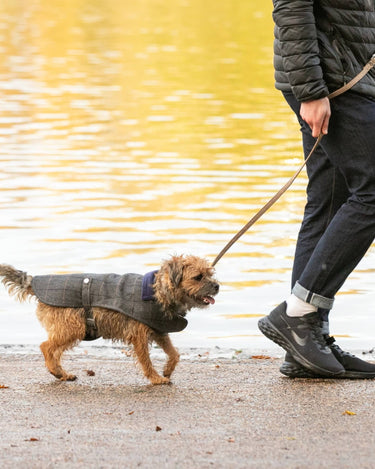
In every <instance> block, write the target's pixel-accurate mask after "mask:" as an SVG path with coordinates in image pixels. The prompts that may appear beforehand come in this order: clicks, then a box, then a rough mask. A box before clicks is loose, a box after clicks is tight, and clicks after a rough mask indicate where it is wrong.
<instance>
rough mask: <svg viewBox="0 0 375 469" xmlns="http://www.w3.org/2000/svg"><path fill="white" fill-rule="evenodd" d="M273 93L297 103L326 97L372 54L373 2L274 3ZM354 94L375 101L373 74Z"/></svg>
mask: <svg viewBox="0 0 375 469" xmlns="http://www.w3.org/2000/svg"><path fill="white" fill-rule="evenodd" d="M273 4H274V12H273V18H274V21H275V42H274V53H275V55H274V66H275V79H276V88H277V89H279V90H282V91H290V90H292V91H293V93H294V95H295V97H296V98H297V99H298V101H309V100H312V99H319V98H323V97H325V96H327V95H328V94H329V92H331V91H334V90H335V89H337V88H339V87H341V86H342V85H344V84H345V83H347V82H348V81H349V80H350V79H352V78H353V77H354V76H355V75H357V74H358V73H359V72H360V71H361V70H362V68H363V66H364V65H365V64H366V63H367V62H368V60H369V59H370V58H371V56H372V55H373V54H374V53H375V1H374V0H273ZM353 91H356V92H358V93H361V94H366V95H368V96H372V97H375V70H374V69H373V70H371V71H370V72H369V73H368V74H367V75H366V76H365V77H364V78H363V79H362V80H361V81H360V82H359V83H358V84H357V85H355V87H354V88H353Z"/></svg>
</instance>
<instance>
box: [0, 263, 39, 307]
mask: <svg viewBox="0 0 375 469" xmlns="http://www.w3.org/2000/svg"><path fill="white" fill-rule="evenodd" d="M0 278H1V282H2V283H3V284H4V286H5V288H6V289H7V290H8V293H9V295H14V296H15V297H16V298H17V299H18V301H25V300H26V298H27V297H28V296H32V295H34V292H33V289H32V288H31V280H32V276H31V275H27V273H26V272H22V270H17V269H15V268H14V267H12V266H11V265H7V264H0Z"/></svg>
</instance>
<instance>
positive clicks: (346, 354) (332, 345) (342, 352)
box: [324, 335, 356, 358]
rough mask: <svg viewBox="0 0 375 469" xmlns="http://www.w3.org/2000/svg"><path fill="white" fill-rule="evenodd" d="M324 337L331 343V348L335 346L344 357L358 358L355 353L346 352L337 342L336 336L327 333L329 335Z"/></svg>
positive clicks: (328, 343)
mask: <svg viewBox="0 0 375 469" xmlns="http://www.w3.org/2000/svg"><path fill="white" fill-rule="evenodd" d="M324 339H325V341H326V343H327V345H329V346H330V347H331V349H332V348H334V349H335V350H336V351H337V353H338V354H340V355H341V356H342V357H350V358H356V357H355V355H353V354H352V353H350V352H345V351H344V350H342V349H341V348H340V347H339V346H338V345H337V344H335V342H336V339H335V338H334V337H332V336H329V335H327V336H324Z"/></svg>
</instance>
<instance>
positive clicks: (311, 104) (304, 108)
mask: <svg viewBox="0 0 375 469" xmlns="http://www.w3.org/2000/svg"><path fill="white" fill-rule="evenodd" d="M300 115H301V117H302V119H303V120H304V121H305V122H306V123H307V124H308V125H309V127H310V129H311V131H312V136H313V137H319V135H320V133H322V134H324V135H326V134H327V133H328V124H329V118H330V117H331V105H330V104H329V99H328V98H322V99H316V100H314V101H306V102H304V103H302V104H301V109H300Z"/></svg>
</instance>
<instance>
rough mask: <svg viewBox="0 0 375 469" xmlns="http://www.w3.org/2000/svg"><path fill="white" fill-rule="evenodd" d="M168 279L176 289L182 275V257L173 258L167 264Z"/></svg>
mask: <svg viewBox="0 0 375 469" xmlns="http://www.w3.org/2000/svg"><path fill="white" fill-rule="evenodd" d="M167 268H168V274H169V278H170V280H171V282H172V284H173V286H174V287H176V288H177V287H178V286H179V285H180V282H181V280H182V274H183V268H184V266H183V259H182V257H177V256H173V257H172V259H170V260H169V261H168V264H167Z"/></svg>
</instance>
